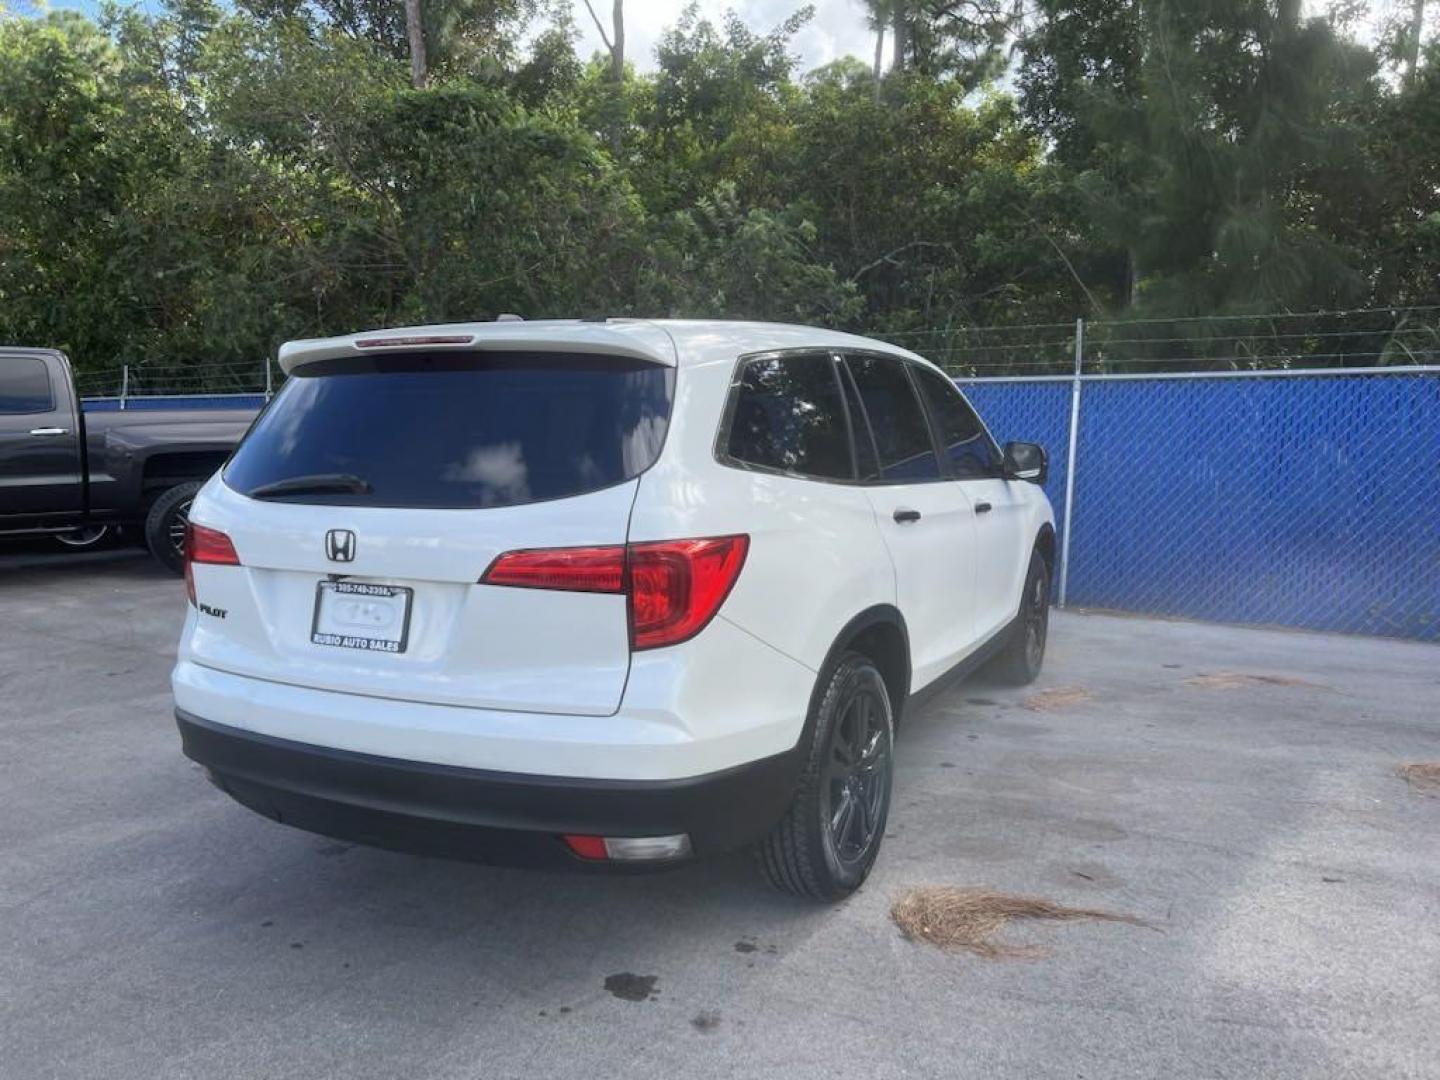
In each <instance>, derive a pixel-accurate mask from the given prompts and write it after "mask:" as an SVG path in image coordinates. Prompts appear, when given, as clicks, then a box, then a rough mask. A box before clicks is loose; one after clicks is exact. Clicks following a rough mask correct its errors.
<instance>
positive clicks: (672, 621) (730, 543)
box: [630, 536, 750, 649]
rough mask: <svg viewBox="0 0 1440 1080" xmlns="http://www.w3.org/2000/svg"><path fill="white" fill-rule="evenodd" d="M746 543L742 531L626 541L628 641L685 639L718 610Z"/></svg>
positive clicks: (652, 644) (646, 645)
mask: <svg viewBox="0 0 1440 1080" xmlns="http://www.w3.org/2000/svg"><path fill="white" fill-rule="evenodd" d="M749 548H750V538H749V537H748V536H716V537H712V538H710V539H708V540H662V541H660V542H658V543H652V544H631V545H630V642H631V645H632V646H633V647H634V648H636V649H655V648H659V647H660V646H662V645H678V644H679V643H680V642H682V641H688V640H690V639H691V638H692V637H694V636H695V635H696V634H698V633H699V632H700V631H701V630H703V629H705V627H706V625H707V624H708V623H709V622H710V620H711V619H712V618H714V616H715V612H717V611H719V610H720V605H721V604H723V603H724V602H725V597H727V596H729V595H730V589H731V587H732V586H733V585H734V584H735V579H736V578H737V577H739V576H740V568H741V567H742V566H744V565H745V553H746V552H747V551H748V550H749Z"/></svg>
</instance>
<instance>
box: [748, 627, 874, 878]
mask: <svg viewBox="0 0 1440 1080" xmlns="http://www.w3.org/2000/svg"><path fill="white" fill-rule="evenodd" d="M822 678H825V682H824V684H823V685H824V690H823V691H822V692H821V694H820V695H819V698H818V700H817V704H816V705H815V709H814V715H813V716H812V717H810V718H809V719H810V721H811V723H810V724H809V725H808V726H809V727H810V728H811V730H812V732H813V734H812V735H811V739H810V746H809V748H808V751H807V755H806V761H805V768H804V771H803V772H802V773H801V776H800V783H799V785H798V787H797V789H796V791H795V796H794V798H793V800H792V801H791V803H790V807H789V809H788V810H786V811H785V816H784V817H782V818H781V819H780V821H779V822H778V823H777V824H776V825H775V827H774V828H773V829H772V830H771V831H770V834H769V835H768V836H767V837H766V838H765V839H764V840H762V841H760V843H759V845H757V848H756V855H757V857H758V859H759V862H760V868H761V870H762V871H763V872H764V874H765V876H766V878H768V879H769V881H770V884H772V885H774V886H775V887H776V888H778V889H781V890H783V891H785V892H789V893H794V894H795V895H796V896H801V897H805V898H806V899H809V900H818V901H822V902H833V901H835V900H842V899H844V898H845V897H847V896H849V895H850V894H851V893H853V892H854V891H855V890H856V889H858V888H859V887H860V885H861V884H862V883H863V882H864V880H865V878H866V876H867V875H868V874H869V873H870V868H871V867H872V866H873V865H874V864H875V857H876V855H878V854H879V851H880V844H881V842H882V841H883V840H884V838H885V821H886V818H887V817H888V816H889V812H890V792H891V789H892V787H893V779H894V776H893V774H894V766H893V749H894V741H895V734H894V732H895V726H894V717H893V716H892V713H891V708H890V695H889V693H888V692H887V691H886V688H885V680H884V678H883V677H882V676H881V675H880V672H879V670H878V669H877V668H876V667H875V665H874V664H873V663H871V662H870V660H869V659H868V658H867V657H864V656H861V655H860V654H858V653H845V654H844V655H843V656H841V657H840V659H839V660H838V661H837V662H836V663H835V665H834V667H832V668H831V669H830V672H829V675H828V677H825V676H822ZM846 807H848V810H847V809H846Z"/></svg>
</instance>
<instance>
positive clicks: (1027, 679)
mask: <svg viewBox="0 0 1440 1080" xmlns="http://www.w3.org/2000/svg"><path fill="white" fill-rule="evenodd" d="M1049 630H1050V566H1049V564H1048V563H1047V562H1046V561H1045V557H1044V556H1043V555H1041V554H1040V552H1039V551H1038V550H1036V551H1033V552H1031V553H1030V572H1029V573H1027V574H1026V575H1025V589H1024V592H1023V593H1022V594H1021V596H1020V614H1019V617H1018V618H1017V619H1016V620H1015V627H1014V629H1013V630H1012V631H1011V633H1010V640H1009V641H1007V642H1006V643H1005V647H1004V648H1003V649H1001V650H1000V652H999V653H998V654H997V655H996V657H995V659H994V660H992V661H990V672H989V673H990V674H991V675H992V676H993V677H994V678H995V679H997V680H998V681H1000V682H1003V683H1007V684H1008V685H1010V686H1028V685H1030V683H1032V682H1034V681H1035V680H1036V679H1037V678H1038V677H1039V675H1040V668H1041V666H1042V665H1043V664H1044V663H1045V640H1046V638H1047V637H1048V636H1049Z"/></svg>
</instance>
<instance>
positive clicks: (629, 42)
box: [9, 0, 1440, 71]
mask: <svg viewBox="0 0 1440 1080" xmlns="http://www.w3.org/2000/svg"><path fill="white" fill-rule="evenodd" d="M38 2H39V3H43V2H44V0H38ZM121 2H122V3H124V2H125V0H121ZM132 2H134V3H135V4H136V6H138V7H141V8H144V9H146V10H151V11H154V10H158V9H159V7H160V4H159V3H158V2H157V0H132ZM223 2H224V0H222V3H223ZM611 2H612V0H591V3H592V4H594V5H595V13H596V14H597V15H599V16H600V18H601V19H602V20H604V22H605V26H606V33H609V26H610V23H609V20H610V8H611ZM687 2H688V0H625V38H626V41H625V53H626V59H627V60H628V61H629V62H630V63H631V64H633V65H634V66H635V67H636V68H637V69H638V70H640V71H652V70H654V68H655V45H656V43H657V42H658V41H659V40H660V35H661V34H662V33H664V31H665V29H666V28H667V27H670V26H674V25H675V24H676V23H677V22H679V21H680V15H681V13H682V12H683V11H684V10H685V6H686V3H687ZM805 2H806V0H698V6H699V9H700V14H701V16H702V17H704V18H708V19H711V20H712V21H716V22H718V21H719V20H720V19H721V18H722V17H723V16H724V14H725V11H726V10H727V9H733V10H734V11H736V12H737V13H738V14H739V15H740V17H741V18H742V19H744V20H745V22H746V24H747V25H748V26H749V27H750V28H751V29H752V30H754V31H755V32H757V33H762V34H763V33H765V32H767V31H769V30H771V29H773V28H774V27H776V26H778V25H779V24H780V23H781V22H783V21H784V20H785V19H786V18H787V17H789V16H790V15H791V14H793V13H794V12H795V11H796V10H798V9H799V8H801V7H803V6H805ZM810 2H811V3H812V4H813V6H814V8H815V17H814V18H813V19H811V20H810V22H809V23H808V24H807V25H806V26H805V28H804V29H803V30H801V31H800V33H799V34H797V35H796V36H795V38H794V39H793V41H792V43H791V49H792V51H793V52H794V53H796V54H798V55H799V57H800V69H801V70H802V71H808V70H809V69H811V68H815V67H819V66H820V65H822V64H828V63H829V62H830V61H831V60H834V59H836V58H837V57H841V56H845V55H846V54H850V55H853V56H858V57H859V58H860V59H862V60H864V61H865V62H866V63H867V64H868V63H870V61H871V60H872V59H873V58H874V53H875V38H874V35H873V34H872V33H871V31H870V29H869V26H868V24H867V22H866V9H865V5H864V4H863V3H862V0H810ZM1329 2H1330V0H1304V4H1303V8H1304V10H1305V12H1306V14H1307V15H1319V14H1323V13H1324V12H1325V10H1326V9H1327V8H1328V7H1329ZM26 3H27V0H9V6H12V7H18V8H21V9H23V8H24V7H25V6H26ZM30 3H31V4H32V5H33V6H38V3H37V0H30ZM572 3H573V6H574V15H573V17H574V20H575V29H576V30H577V31H578V32H579V35H580V37H579V41H578V43H577V48H578V51H579V53H580V55H581V56H582V57H587V58H588V57H589V56H590V54H591V53H593V52H597V51H601V50H603V49H604V45H603V43H602V42H601V40H600V35H599V33H598V32H597V31H596V29H595V24H594V22H593V21H592V20H591V18H590V13H589V12H588V11H586V9H585V3H584V0H572ZM49 6H51V7H56V8H74V9H76V10H79V11H83V12H85V13H86V14H90V15H93V14H94V13H95V11H96V9H97V8H98V7H99V2H98V0H49ZM1401 6H1403V7H1404V8H1406V9H1407V10H1408V7H1409V0H1373V2H1372V3H1371V5H1370V9H1371V18H1370V19H1369V20H1367V21H1368V22H1369V23H1370V24H1371V27H1370V28H1369V29H1371V30H1372V31H1373V24H1374V23H1375V22H1377V21H1378V19H1379V18H1380V17H1381V16H1382V15H1384V14H1387V13H1389V11H1391V10H1392V9H1394V8H1396V7H1401ZM1434 9H1440V4H1436V5H1434V8H1432V10H1434ZM1427 21H1430V20H1427ZM1358 29H1359V30H1360V32H1361V33H1362V35H1365V34H1366V31H1367V27H1365V26H1362V27H1359V28H1358ZM1432 32H1433V31H1432ZM886 46H887V47H886V56H885V62H886V64H887V65H888V64H889V62H890V56H889V41H888V40H887V42H886Z"/></svg>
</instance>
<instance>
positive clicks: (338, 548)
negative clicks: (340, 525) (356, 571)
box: [325, 529, 355, 562]
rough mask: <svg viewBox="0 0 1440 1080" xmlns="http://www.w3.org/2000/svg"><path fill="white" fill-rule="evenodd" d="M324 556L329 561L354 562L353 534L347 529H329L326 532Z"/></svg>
mask: <svg viewBox="0 0 1440 1080" xmlns="http://www.w3.org/2000/svg"><path fill="white" fill-rule="evenodd" d="M325 557H326V558H327V559H329V560H330V561H331V562H354V561H355V534H354V533H353V532H351V531H350V530H349V529H331V530H330V531H329V532H327V533H326V534H325Z"/></svg>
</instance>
